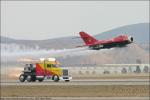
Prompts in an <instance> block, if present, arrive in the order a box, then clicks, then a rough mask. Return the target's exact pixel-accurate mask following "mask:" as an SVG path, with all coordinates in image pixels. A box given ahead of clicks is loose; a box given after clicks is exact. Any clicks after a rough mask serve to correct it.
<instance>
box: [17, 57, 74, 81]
mask: <svg viewBox="0 0 150 100" xmlns="http://www.w3.org/2000/svg"><path fill="white" fill-rule="evenodd" d="M44 79H52V80H54V81H55V82H58V81H59V80H64V81H70V80H71V79H72V77H71V76H70V75H69V70H68V69H63V68H61V67H60V63H59V62H58V61H57V60H56V59H55V58H48V59H44V58H43V59H40V61H38V62H37V61H36V62H35V63H31V64H26V66H25V67H24V70H23V73H22V74H21V75H20V77H19V80H20V82H24V81H25V80H27V81H28V82H35V81H36V80H38V81H39V82H42V81H43V80H44Z"/></svg>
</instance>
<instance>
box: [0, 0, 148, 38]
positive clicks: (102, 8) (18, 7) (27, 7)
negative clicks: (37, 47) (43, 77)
mask: <svg viewBox="0 0 150 100" xmlns="http://www.w3.org/2000/svg"><path fill="white" fill-rule="evenodd" d="M1 8H2V9H1V29H2V30H1V31H2V32H1V33H2V36H7V37H13V38H16V39H48V38H56V37H64V36H73V35H75V36H78V33H79V31H85V32H88V33H90V34H98V33H101V32H104V31H107V30H110V29H113V28H116V27H120V26H124V25H128V24H135V23H143V22H149V3H148V1H2V2H1Z"/></svg>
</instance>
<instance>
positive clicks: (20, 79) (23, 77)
mask: <svg viewBox="0 0 150 100" xmlns="http://www.w3.org/2000/svg"><path fill="white" fill-rule="evenodd" d="M25 79H26V77H25V75H24V74H21V75H20V76H19V81H20V82H24V81H25Z"/></svg>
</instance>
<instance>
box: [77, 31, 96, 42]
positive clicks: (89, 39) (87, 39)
mask: <svg viewBox="0 0 150 100" xmlns="http://www.w3.org/2000/svg"><path fill="white" fill-rule="evenodd" d="M79 34H80V36H81V38H82V39H83V41H84V42H85V44H86V45H90V44H93V43H95V42H97V41H98V40H96V39H95V38H94V37H92V36H90V35H89V34H87V33H85V32H80V33H79Z"/></svg>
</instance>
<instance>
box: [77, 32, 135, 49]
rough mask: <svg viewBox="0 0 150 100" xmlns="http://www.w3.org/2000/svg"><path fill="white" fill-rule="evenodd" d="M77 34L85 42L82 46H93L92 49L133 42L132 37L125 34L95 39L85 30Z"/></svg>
mask: <svg viewBox="0 0 150 100" xmlns="http://www.w3.org/2000/svg"><path fill="white" fill-rule="evenodd" d="M79 34H80V36H81V38H82V39H83V41H84V42H85V45H84V46H89V47H93V49H94V48H96V49H100V48H105V47H106V48H111V47H116V46H124V45H126V44H129V43H131V42H133V37H131V36H127V35H120V36H117V37H115V38H112V39H109V40H97V39H95V38H94V37H92V36H90V35H89V34H87V33H85V32H80V33H79ZM100 46H103V47H100Z"/></svg>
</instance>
